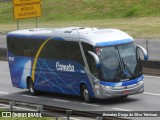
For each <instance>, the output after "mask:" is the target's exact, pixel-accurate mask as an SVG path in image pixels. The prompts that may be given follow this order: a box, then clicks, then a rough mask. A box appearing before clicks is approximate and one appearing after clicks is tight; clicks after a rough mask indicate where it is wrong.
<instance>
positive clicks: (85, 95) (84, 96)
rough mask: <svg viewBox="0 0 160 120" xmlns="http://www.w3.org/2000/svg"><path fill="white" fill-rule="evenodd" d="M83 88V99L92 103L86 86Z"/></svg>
mask: <svg viewBox="0 0 160 120" xmlns="http://www.w3.org/2000/svg"><path fill="white" fill-rule="evenodd" d="M82 88H83V89H82V97H83V99H84V101H85V102H86V103H90V102H91V97H90V96H89V92H88V89H87V87H86V85H83V86H82Z"/></svg>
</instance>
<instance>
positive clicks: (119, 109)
mask: <svg viewBox="0 0 160 120" xmlns="http://www.w3.org/2000/svg"><path fill="white" fill-rule="evenodd" d="M112 109H113V110H118V111H132V110H127V109H121V108H112Z"/></svg>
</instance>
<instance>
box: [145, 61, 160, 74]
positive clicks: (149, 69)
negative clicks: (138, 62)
mask: <svg viewBox="0 0 160 120" xmlns="http://www.w3.org/2000/svg"><path fill="white" fill-rule="evenodd" d="M143 73H144V74H147V75H155V76H160V61H152V60H149V61H143Z"/></svg>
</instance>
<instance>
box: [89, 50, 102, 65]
mask: <svg viewBox="0 0 160 120" xmlns="http://www.w3.org/2000/svg"><path fill="white" fill-rule="evenodd" d="M88 53H89V54H90V55H91V56H92V57H93V58H94V61H95V63H96V67H97V68H100V60H99V57H98V56H97V55H96V54H95V53H94V52H92V51H88Z"/></svg>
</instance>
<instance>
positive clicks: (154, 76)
mask: <svg viewBox="0 0 160 120" xmlns="http://www.w3.org/2000/svg"><path fill="white" fill-rule="evenodd" d="M144 77H152V78H157V79H160V77H158V76H149V75H144Z"/></svg>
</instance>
